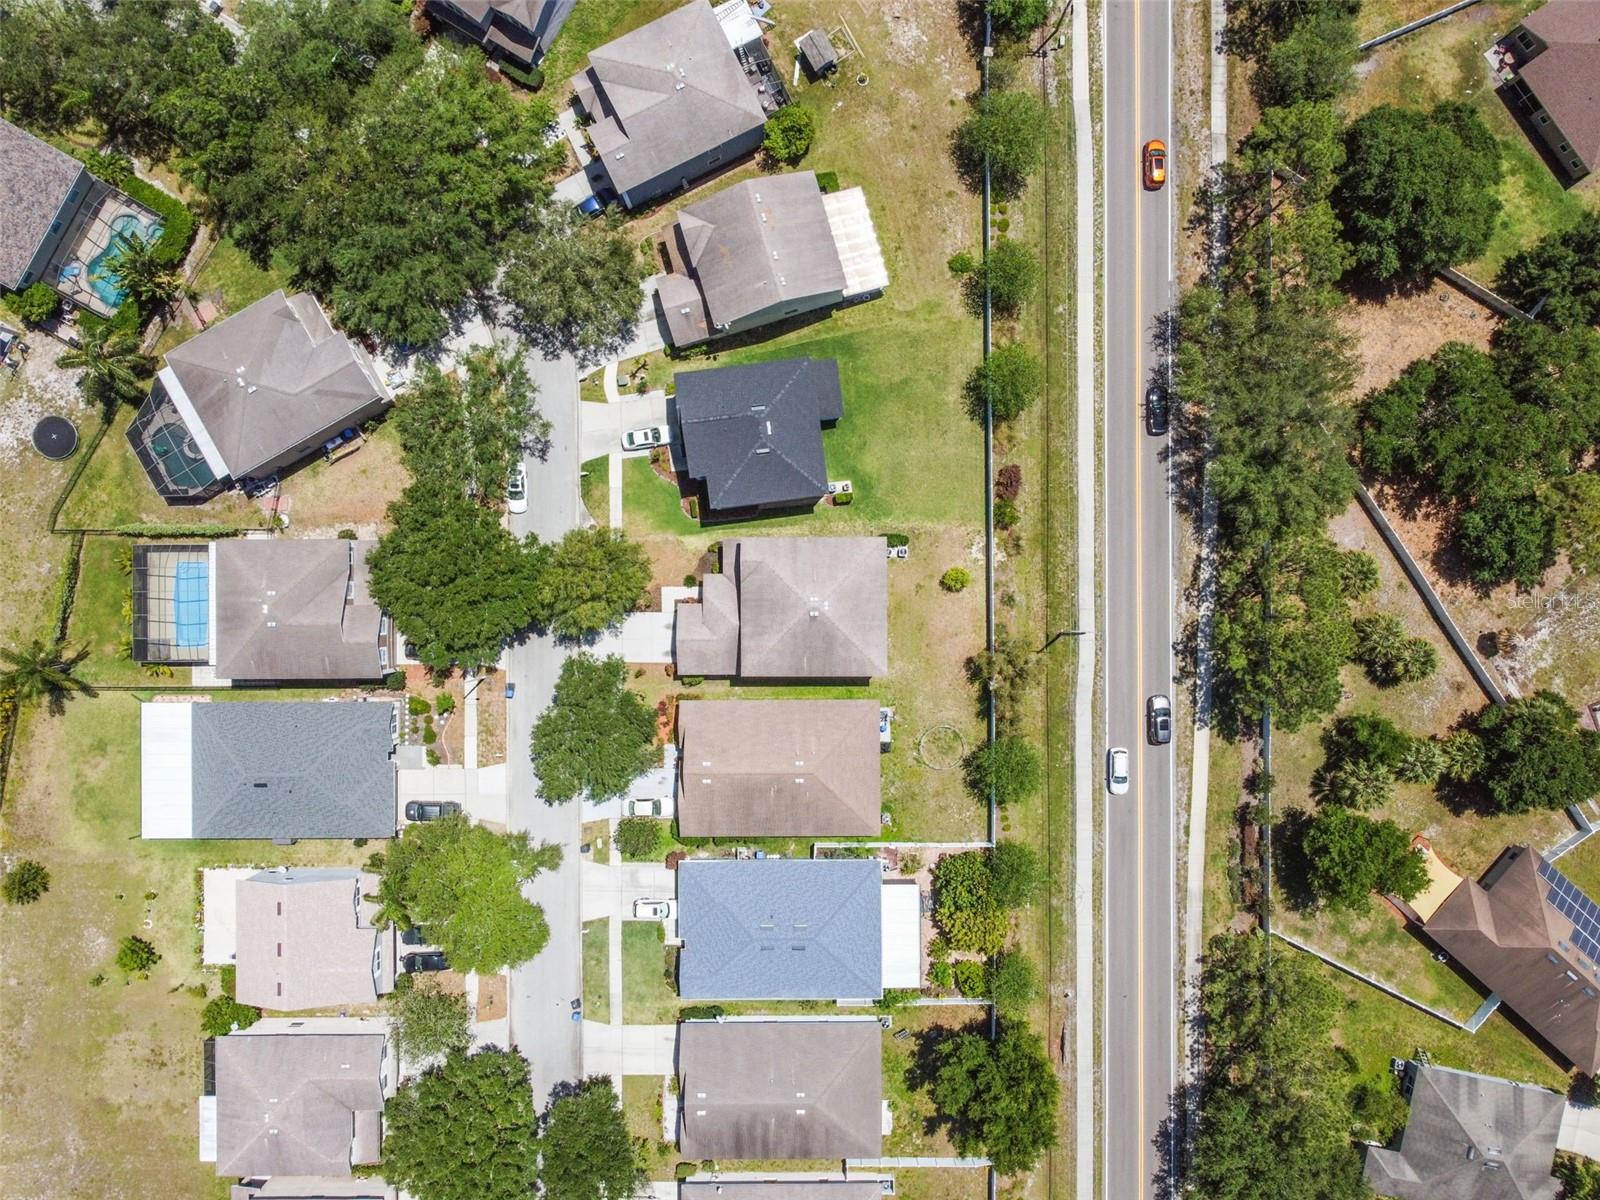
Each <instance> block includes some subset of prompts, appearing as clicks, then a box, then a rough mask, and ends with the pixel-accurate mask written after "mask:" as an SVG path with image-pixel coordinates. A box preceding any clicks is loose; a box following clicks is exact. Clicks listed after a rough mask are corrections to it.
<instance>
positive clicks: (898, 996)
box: [877, 988, 922, 1012]
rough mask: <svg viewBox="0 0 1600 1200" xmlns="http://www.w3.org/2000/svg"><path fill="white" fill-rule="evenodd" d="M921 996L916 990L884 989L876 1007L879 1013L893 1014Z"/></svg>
mask: <svg viewBox="0 0 1600 1200" xmlns="http://www.w3.org/2000/svg"><path fill="white" fill-rule="evenodd" d="M921 994H922V993H921V991H920V990H919V989H917V988H885V989H884V991H883V996H882V998H881V999H879V1001H878V1005H877V1007H878V1010H879V1011H880V1012H894V1011H896V1010H897V1009H902V1008H904V1007H905V1006H906V1005H908V1004H910V1003H911V1002H912V1001H913V1000H915V999H916V998H917V997H918V996H920V995H921Z"/></svg>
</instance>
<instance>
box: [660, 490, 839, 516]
mask: <svg viewBox="0 0 1600 1200" xmlns="http://www.w3.org/2000/svg"><path fill="white" fill-rule="evenodd" d="M855 499H856V494H855V493H854V492H835V493H834V494H833V496H832V500H833V506H834V507H835V508H846V507H848V506H849V505H851V504H854V503H855ZM689 503H690V504H693V503H694V501H693V500H691V501H690V502H689ZM691 515H692V514H691Z"/></svg>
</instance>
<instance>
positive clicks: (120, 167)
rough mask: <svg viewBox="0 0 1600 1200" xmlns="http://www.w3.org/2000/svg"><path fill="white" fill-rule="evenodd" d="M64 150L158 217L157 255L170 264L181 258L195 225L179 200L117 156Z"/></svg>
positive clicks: (185, 252) (188, 244) (192, 242)
mask: <svg viewBox="0 0 1600 1200" xmlns="http://www.w3.org/2000/svg"><path fill="white" fill-rule="evenodd" d="M64 149H65V150H66V151H67V153H69V154H71V155H72V156H73V157H74V158H76V159H77V160H78V161H79V162H81V163H82V164H83V165H84V166H86V167H88V168H89V172H90V173H91V174H92V175H94V176H95V177H97V178H98V179H101V180H103V181H104V182H106V183H109V184H110V185H111V186H112V187H115V188H118V189H120V190H121V191H122V192H124V193H126V194H127V195H128V196H129V197H130V198H132V199H134V200H137V201H138V202H139V203H140V204H142V205H144V206H145V207H146V208H148V209H149V210H150V211H151V212H153V213H155V214H156V215H158V216H159V217H160V218H161V226H162V228H161V236H160V237H159V238H157V239H156V257H157V258H159V259H160V260H161V261H162V262H163V263H165V264H167V265H168V266H172V267H175V266H177V265H178V264H179V263H181V262H182V261H183V260H184V257H185V256H186V255H187V254H188V253H189V247H190V246H192V245H193V244H194V235H195V232H196V230H197V229H198V228H199V225H198V223H197V222H196V221H195V219H194V214H193V213H192V212H190V211H189V210H188V208H187V207H185V205H184V203H183V201H181V200H179V199H178V198H177V197H175V196H169V195H168V194H167V193H166V192H164V191H162V190H161V189H160V188H158V187H156V185H155V184H153V183H149V182H146V181H145V180H143V179H140V178H139V177H138V176H137V175H135V174H134V173H133V165H132V164H131V163H130V162H128V160H127V159H126V158H123V157H122V156H121V155H117V154H101V153H100V152H99V151H98V150H83V149H80V148H78V147H76V146H70V145H69V146H65V147H64Z"/></svg>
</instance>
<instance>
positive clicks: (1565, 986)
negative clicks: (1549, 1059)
mask: <svg viewBox="0 0 1600 1200" xmlns="http://www.w3.org/2000/svg"><path fill="white" fill-rule="evenodd" d="M1543 865H1544V860H1543V859H1542V858H1541V857H1540V856H1539V855H1538V853H1537V852H1535V851H1533V850H1530V849H1529V848H1528V847H1526V846H1515V847H1511V848H1509V849H1507V850H1506V851H1505V852H1504V853H1503V854H1501V856H1500V857H1499V858H1498V859H1496V860H1495V863H1494V865H1493V866H1492V867H1490V868H1489V870H1488V872H1487V873H1486V874H1485V875H1484V877H1483V882H1482V883H1479V882H1478V881H1476V880H1472V879H1467V880H1463V881H1462V883H1461V885H1460V886H1459V887H1457V888H1456V890H1455V891H1454V892H1452V893H1451V894H1450V896H1449V898H1448V899H1447V900H1445V902H1444V903H1443V904H1441V905H1440V906H1439V908H1438V910H1437V911H1436V912H1435V913H1434V914H1433V916H1432V917H1431V918H1430V919H1429V920H1428V922H1427V924H1426V925H1424V926H1423V928H1424V929H1425V930H1426V932H1427V934H1428V936H1429V937H1430V938H1432V939H1433V940H1434V941H1435V942H1436V943H1438V945H1439V948H1440V949H1442V950H1443V951H1444V952H1445V953H1447V954H1449V955H1450V956H1451V957H1452V958H1454V959H1455V960H1456V961H1457V962H1458V963H1459V964H1460V965H1461V966H1462V968H1463V969H1465V970H1466V971H1468V972H1469V973H1470V974H1472V975H1473V976H1474V977H1475V978H1476V979H1477V980H1478V981H1479V982H1480V983H1482V984H1483V986H1484V987H1486V988H1488V989H1490V990H1491V991H1493V992H1495V993H1496V994H1498V995H1499V997H1500V999H1501V1000H1502V1001H1504V1002H1505V1004H1506V1006H1507V1007H1508V1008H1510V1009H1511V1011H1512V1012H1514V1013H1516V1014H1517V1016H1518V1017H1520V1018H1521V1019H1522V1020H1523V1021H1524V1022H1526V1023H1527V1024H1528V1025H1530V1026H1532V1028H1533V1029H1534V1031H1535V1032H1536V1033H1538V1034H1539V1036H1540V1037H1542V1038H1543V1039H1544V1040H1545V1041H1547V1042H1548V1043H1549V1044H1550V1045H1551V1046H1553V1047H1555V1049H1556V1050H1558V1051H1560V1053H1561V1054H1562V1055H1563V1056H1565V1057H1566V1058H1567V1059H1568V1060H1569V1061H1571V1062H1572V1063H1573V1064H1574V1065H1575V1066H1576V1067H1578V1069H1579V1070H1582V1071H1586V1072H1589V1073H1591V1074H1592V1073H1594V1072H1595V1071H1596V1070H1600V956H1596V955H1594V954H1592V953H1591V954H1585V953H1583V952H1582V950H1581V948H1580V947H1579V945H1578V944H1577V941H1576V940H1575V938H1574V932H1573V931H1574V923H1573V920H1572V919H1571V918H1570V917H1568V916H1566V915H1564V914H1563V912H1562V911H1561V910H1560V909H1558V908H1557V907H1556V905H1555V904H1552V903H1551V902H1550V900H1549V897H1550V895H1551V893H1552V891H1553V885H1552V883H1551V882H1550V881H1548V880H1546V879H1545V878H1542V877H1541V873H1540V868H1541V867H1542V866H1543Z"/></svg>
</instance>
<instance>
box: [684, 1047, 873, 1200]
mask: <svg viewBox="0 0 1600 1200" xmlns="http://www.w3.org/2000/svg"><path fill="white" fill-rule="evenodd" d="M678 1075H679V1084H678V1102H679V1106H680V1114H681V1117H682V1121H681V1125H680V1127H679V1128H680V1131H679V1136H678V1147H679V1150H680V1152H681V1153H682V1154H684V1155H685V1156H686V1157H689V1158H728V1159H785V1158H787V1159H815V1158H876V1157H877V1156H878V1155H879V1154H880V1153H881V1152H882V1149H883V1033H882V1031H881V1030H880V1028H879V1026H878V1022H877V1021H876V1019H874V1018H870V1017H868V1018H863V1019H857V1020H832V1021H690V1022H686V1023H684V1024H682V1025H680V1026H679V1027H678ZM829 1195H830V1197H831V1196H833V1195H834V1194H832V1193H830V1194H829ZM752 1200H770V1198H769V1196H768V1194H767V1193H759V1194H758V1195H757V1196H755V1197H752Z"/></svg>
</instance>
